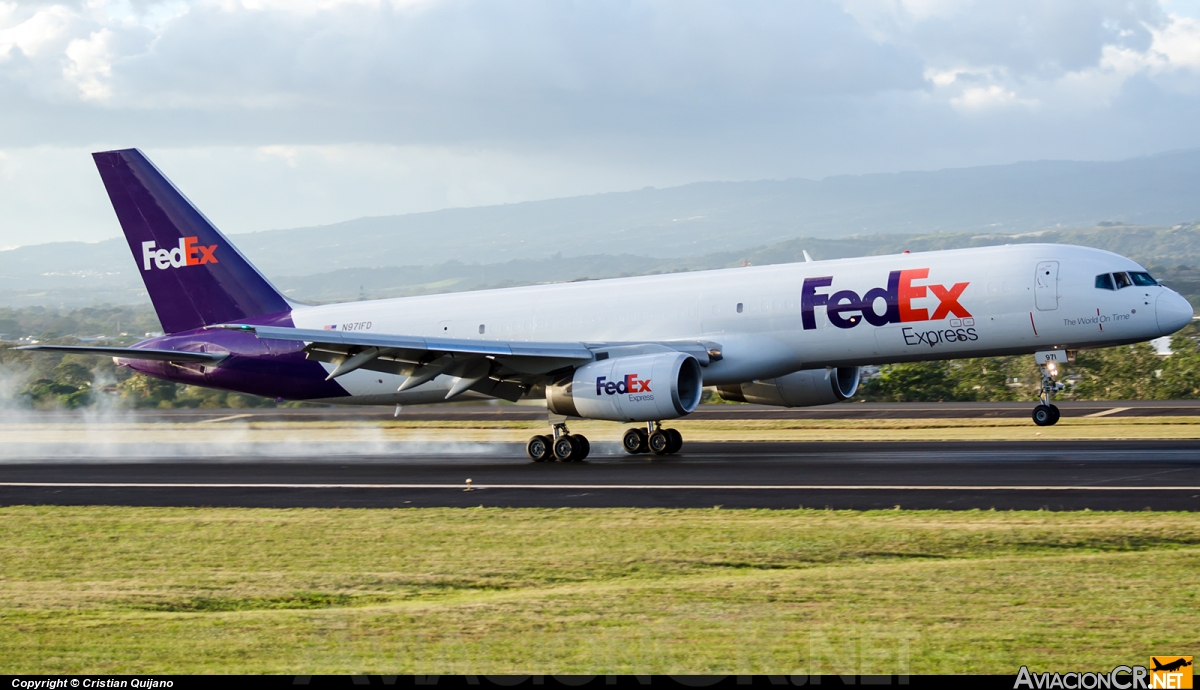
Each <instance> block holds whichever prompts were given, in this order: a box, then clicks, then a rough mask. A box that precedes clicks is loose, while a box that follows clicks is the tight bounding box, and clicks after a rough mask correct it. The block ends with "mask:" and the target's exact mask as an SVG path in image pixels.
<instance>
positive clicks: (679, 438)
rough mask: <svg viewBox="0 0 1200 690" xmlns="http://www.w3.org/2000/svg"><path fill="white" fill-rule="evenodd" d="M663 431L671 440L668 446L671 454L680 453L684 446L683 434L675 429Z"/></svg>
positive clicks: (668, 451)
mask: <svg viewBox="0 0 1200 690" xmlns="http://www.w3.org/2000/svg"><path fill="white" fill-rule="evenodd" d="M663 431H664V432H666V434H667V436H669V437H670V440H671V443H670V445H668V446H667V453H668V454H670V455H674V454H676V453H678V452H679V450H680V449H681V448H683V434H681V433H679V431H677V430H675V429H663Z"/></svg>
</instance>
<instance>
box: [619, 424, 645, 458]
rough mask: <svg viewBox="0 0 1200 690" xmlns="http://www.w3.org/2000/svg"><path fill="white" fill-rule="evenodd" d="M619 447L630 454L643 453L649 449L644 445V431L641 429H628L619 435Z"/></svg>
mask: <svg viewBox="0 0 1200 690" xmlns="http://www.w3.org/2000/svg"><path fill="white" fill-rule="evenodd" d="M621 447H622V448H624V449H625V452H626V453H629V454H630V455H637V454H638V453H645V452H646V451H647V450H649V449H650V447H649V446H647V445H646V432H645V431H642V430H641V429H629V430H628V431H626V432H625V435H624V436H622V437H621Z"/></svg>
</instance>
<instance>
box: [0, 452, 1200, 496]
mask: <svg viewBox="0 0 1200 690" xmlns="http://www.w3.org/2000/svg"><path fill="white" fill-rule="evenodd" d="M467 480H470V483H469V484H468V481H467ZM0 504H2V505H17V504H22V505H28V504H54V505H140V506H244V507H281V508H282V507H429V506H451V507H473V506H488V507H551V508H553V507H658V508H713V507H715V506H721V507H724V508H775V509H779V508H797V507H805V508H832V509H890V508H895V507H900V508H902V509H934V508H937V509H953V510H965V509H976V508H977V509H984V510H986V509H993V508H994V509H996V510H1036V509H1047V510H1083V509H1091V510H1145V509H1150V510H1186V511H1194V510H1200V441H1194V440H1192V441H1129V442H1126V441H1059V442H1019V441H1007V442H896V443H831V442H821V443H735V442H731V443H693V444H689V445H688V446H687V447H686V448H685V450H684V452H683V453H682V454H681V455H679V456H674V457H665V458H663V457H656V456H647V455H638V456H629V455H624V454H620V453H617V454H612V455H597V456H595V457H593V458H589V460H588V462H585V463H579V464H575V463H572V464H557V463H547V464H536V463H531V462H529V461H528V460H527V459H526V458H525V457H524V454H523V452H522V448H521V447H520V446H519V445H517V444H494V448H493V451H492V452H489V453H488V454H486V455H479V454H474V455H449V454H447V455H442V454H434V453H414V454H411V455H406V456H402V457H397V456H371V455H361V456H338V457H336V458H323V457H309V458H305V457H299V458H297V457H289V458H286V459H281V460H278V461H271V460H270V459H265V460H264V459H262V458H256V459H254V460H253V461H241V460H236V459H234V460H231V459H230V458H229V457H214V458H195V457H192V458H187V459H186V460H169V459H155V458H145V459H142V460H141V461H139V462H136V463H131V462H112V461H105V462H93V463H7V464H3V465H0Z"/></svg>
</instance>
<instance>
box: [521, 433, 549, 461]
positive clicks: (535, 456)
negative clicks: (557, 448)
mask: <svg viewBox="0 0 1200 690" xmlns="http://www.w3.org/2000/svg"><path fill="white" fill-rule="evenodd" d="M551 446H552V444H551V442H550V437H549V436H534V437H533V438H531V439H529V443H526V444H525V453H526V454H528V455H529V459H530V460H532V461H534V462H546V461H547V460H552V459H553V458H554V450H553V449H552V447H551Z"/></svg>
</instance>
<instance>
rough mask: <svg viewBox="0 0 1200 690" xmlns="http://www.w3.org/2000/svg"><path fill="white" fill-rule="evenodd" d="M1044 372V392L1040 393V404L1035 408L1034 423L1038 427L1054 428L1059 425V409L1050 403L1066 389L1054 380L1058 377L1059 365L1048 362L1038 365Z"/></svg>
mask: <svg viewBox="0 0 1200 690" xmlns="http://www.w3.org/2000/svg"><path fill="white" fill-rule="evenodd" d="M1038 368H1039V369H1041V370H1042V390H1041V391H1040V392H1039V393H1038V400H1039V401H1040V404H1039V405H1038V406H1037V407H1035V408H1033V423H1034V424H1037V425H1038V426H1053V425H1055V424H1057V423H1058V417H1059V412H1058V407H1056V406H1055V405H1052V404H1051V403H1050V399H1051V398H1053V397H1054V394H1055V393H1057V392H1058V391H1060V390H1062V389H1063V388H1064V386H1063V384H1061V383H1059V382H1058V381H1055V380H1054V377H1055V376H1057V375H1058V365H1057V364H1055V363H1054V362H1046V363H1042V364H1039V365H1038Z"/></svg>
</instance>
